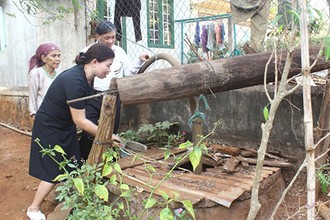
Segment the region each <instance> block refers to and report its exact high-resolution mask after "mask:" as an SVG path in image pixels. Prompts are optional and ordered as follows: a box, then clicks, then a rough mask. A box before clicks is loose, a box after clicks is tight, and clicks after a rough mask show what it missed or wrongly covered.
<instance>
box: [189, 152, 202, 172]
mask: <svg viewBox="0 0 330 220" xmlns="http://www.w3.org/2000/svg"><path fill="white" fill-rule="evenodd" d="M201 158H202V150H201V148H200V147H195V148H194V150H193V151H192V152H191V153H190V154H189V160H190V163H191V165H192V166H193V170H194V171H195V170H196V168H197V166H198V165H199V163H200V161H201Z"/></svg>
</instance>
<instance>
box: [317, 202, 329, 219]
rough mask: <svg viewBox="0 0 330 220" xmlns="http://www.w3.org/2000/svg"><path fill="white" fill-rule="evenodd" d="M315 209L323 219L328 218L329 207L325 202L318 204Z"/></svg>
mask: <svg viewBox="0 0 330 220" xmlns="http://www.w3.org/2000/svg"><path fill="white" fill-rule="evenodd" d="M317 209H318V210H319V212H320V214H321V215H322V217H323V218H324V219H325V220H330V208H329V207H328V206H327V205H326V204H324V203H322V204H321V205H318V206H317Z"/></svg>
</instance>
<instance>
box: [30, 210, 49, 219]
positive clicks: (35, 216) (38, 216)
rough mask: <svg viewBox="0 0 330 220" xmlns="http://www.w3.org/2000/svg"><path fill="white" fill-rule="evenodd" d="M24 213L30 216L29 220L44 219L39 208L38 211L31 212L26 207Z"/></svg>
mask: <svg viewBox="0 0 330 220" xmlns="http://www.w3.org/2000/svg"><path fill="white" fill-rule="evenodd" d="M26 215H27V216H28V217H29V218H30V220H46V216H45V215H44V214H43V213H42V212H41V211H40V210H39V211H38V212H31V211H30V209H29V208H28V210H27V211H26Z"/></svg>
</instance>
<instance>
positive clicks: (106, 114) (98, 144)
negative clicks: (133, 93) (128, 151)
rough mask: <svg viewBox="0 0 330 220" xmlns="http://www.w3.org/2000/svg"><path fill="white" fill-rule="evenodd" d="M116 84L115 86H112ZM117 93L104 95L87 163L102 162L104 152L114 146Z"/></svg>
mask: <svg viewBox="0 0 330 220" xmlns="http://www.w3.org/2000/svg"><path fill="white" fill-rule="evenodd" d="M115 82H116V79H113V80H112V81H111V86H110V91H111V88H115ZM112 85H114V86H112ZM116 100H117V93H113V94H105V95H104V96H103V101H102V107H101V113H100V120H99V125H98V128H97V132H96V136H95V139H94V142H93V146H92V149H91V152H90V153H89V156H88V159H87V163H88V164H98V163H101V162H102V154H103V153H104V151H105V150H106V149H107V148H108V147H112V133H113V127H114V121H115V115H116V109H117V108H116Z"/></svg>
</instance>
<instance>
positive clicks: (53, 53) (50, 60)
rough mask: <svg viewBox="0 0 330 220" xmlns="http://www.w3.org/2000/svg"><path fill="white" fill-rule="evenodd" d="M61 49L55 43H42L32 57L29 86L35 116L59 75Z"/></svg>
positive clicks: (32, 113)
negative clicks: (57, 70)
mask: <svg viewBox="0 0 330 220" xmlns="http://www.w3.org/2000/svg"><path fill="white" fill-rule="evenodd" d="M60 56H61V51H60V49H59V48H58V46H56V45H55V44H53V43H45V44H41V45H40V46H39V47H38V48H37V50H36V53H35V54H34V55H33V56H32V57H31V58H30V62H29V73H28V87H29V112H30V116H34V115H35V114H36V112H37V110H38V108H39V107H40V105H41V102H42V100H43V99H44V97H45V95H46V92H47V90H48V88H49V86H50V84H51V83H52V82H53V81H54V79H55V77H56V76H57V72H56V69H57V68H58V66H59V65H60V62H61V61H60Z"/></svg>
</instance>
